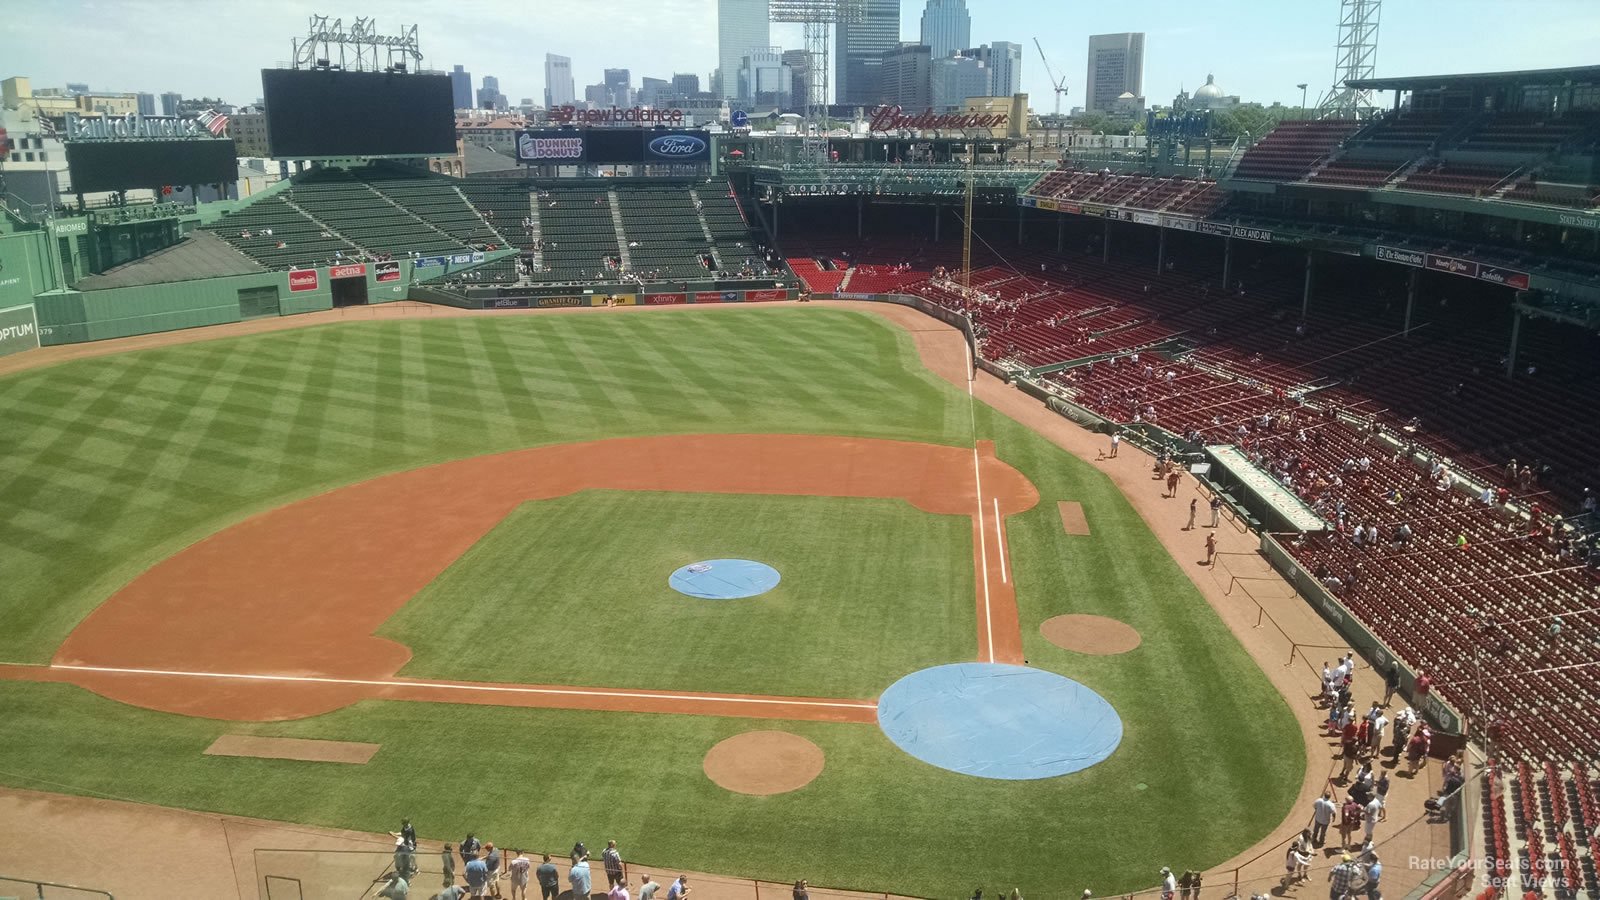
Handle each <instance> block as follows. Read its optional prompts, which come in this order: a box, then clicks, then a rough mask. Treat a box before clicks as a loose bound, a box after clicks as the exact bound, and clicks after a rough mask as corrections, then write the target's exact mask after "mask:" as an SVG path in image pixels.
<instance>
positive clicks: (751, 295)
mask: <svg viewBox="0 0 1600 900" xmlns="http://www.w3.org/2000/svg"><path fill="white" fill-rule="evenodd" d="M787 299H789V292H788V291H786V290H783V289H782V288H779V289H777V290H767V291H745V292H744V302H746V303H764V302H767V301H771V300H787Z"/></svg>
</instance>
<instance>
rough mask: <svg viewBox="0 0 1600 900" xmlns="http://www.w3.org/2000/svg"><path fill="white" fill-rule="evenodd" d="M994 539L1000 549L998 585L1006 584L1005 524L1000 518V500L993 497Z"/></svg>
mask: <svg viewBox="0 0 1600 900" xmlns="http://www.w3.org/2000/svg"><path fill="white" fill-rule="evenodd" d="M992 499H993V500H994V539H995V543H996V544H998V545H999V549H1000V583H1001V584H1006V583H1009V582H1010V579H1009V578H1007V577H1006V530H1005V523H1004V522H1003V521H1002V520H1001V518H1000V498H999V497H994V498H992Z"/></svg>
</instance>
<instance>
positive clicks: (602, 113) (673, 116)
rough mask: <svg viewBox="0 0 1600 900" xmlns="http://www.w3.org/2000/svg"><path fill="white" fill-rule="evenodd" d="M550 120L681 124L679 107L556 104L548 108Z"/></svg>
mask: <svg viewBox="0 0 1600 900" xmlns="http://www.w3.org/2000/svg"><path fill="white" fill-rule="evenodd" d="M549 118H550V121H551V122H552V123H554V124H557V125H682V124H683V110H681V109H646V108H645V107H642V106H635V107H634V108H632V109H623V108H621V107H618V106H613V107H611V108H610V109H579V108H577V107H576V106H558V107H556V108H555V109H552V110H550V116H549Z"/></svg>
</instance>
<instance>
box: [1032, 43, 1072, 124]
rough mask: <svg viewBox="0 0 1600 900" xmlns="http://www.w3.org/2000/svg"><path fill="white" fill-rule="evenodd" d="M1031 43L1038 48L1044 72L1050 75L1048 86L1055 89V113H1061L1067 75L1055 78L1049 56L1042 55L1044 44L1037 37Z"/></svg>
mask: <svg viewBox="0 0 1600 900" xmlns="http://www.w3.org/2000/svg"><path fill="white" fill-rule="evenodd" d="M1033 45H1034V46H1035V47H1038V48H1039V58H1040V59H1042V60H1044V72H1045V74H1046V75H1049V76H1050V86H1051V87H1052V88H1054V89H1055V92H1056V115H1058V116H1059V115H1061V95H1062V94H1065V93H1066V92H1067V76H1065V75H1063V76H1061V77H1060V78H1059V79H1058V78H1056V72H1055V70H1054V69H1052V68H1050V57H1048V56H1045V55H1044V46H1043V45H1042V44H1040V43H1039V39H1038V38H1034V39H1033Z"/></svg>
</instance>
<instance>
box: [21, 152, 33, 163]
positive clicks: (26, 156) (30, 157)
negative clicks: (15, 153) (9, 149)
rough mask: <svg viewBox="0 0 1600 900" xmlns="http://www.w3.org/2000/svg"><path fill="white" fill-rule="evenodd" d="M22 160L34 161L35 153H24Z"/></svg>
mask: <svg viewBox="0 0 1600 900" xmlns="http://www.w3.org/2000/svg"><path fill="white" fill-rule="evenodd" d="M22 161H23V162H33V154H32V153H24V154H22Z"/></svg>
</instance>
